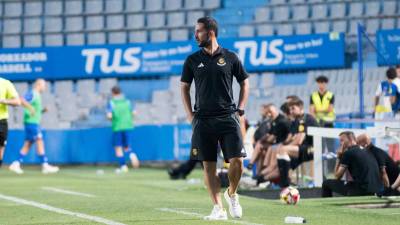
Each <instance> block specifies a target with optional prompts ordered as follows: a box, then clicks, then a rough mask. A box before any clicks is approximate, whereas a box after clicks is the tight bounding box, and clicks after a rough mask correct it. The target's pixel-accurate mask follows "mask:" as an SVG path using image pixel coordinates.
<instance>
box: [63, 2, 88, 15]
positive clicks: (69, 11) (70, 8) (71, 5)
mask: <svg viewBox="0 0 400 225" xmlns="http://www.w3.org/2000/svg"><path fill="white" fill-rule="evenodd" d="M82 12H83V3H82V1H81V0H68V1H65V11H64V13H65V14H66V15H80V14H82Z"/></svg>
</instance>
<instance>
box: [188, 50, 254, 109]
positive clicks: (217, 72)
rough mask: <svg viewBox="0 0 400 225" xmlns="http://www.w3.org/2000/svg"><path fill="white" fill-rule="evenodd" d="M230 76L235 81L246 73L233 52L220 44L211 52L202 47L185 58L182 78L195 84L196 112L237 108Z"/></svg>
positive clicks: (238, 80)
mask: <svg viewBox="0 0 400 225" xmlns="http://www.w3.org/2000/svg"><path fill="white" fill-rule="evenodd" d="M233 77H235V78H236V80H237V82H238V83H241V82H242V81H244V80H245V79H247V77H248V75H247V73H246V71H245V69H244V68H243V65H242V63H241V62H240V60H239V58H238V57H237V56H236V54H235V53H234V52H231V51H229V50H228V49H225V48H222V47H219V48H218V49H217V51H216V52H215V53H214V54H213V55H212V56H211V55H209V54H208V53H207V52H206V51H205V50H203V49H201V50H199V51H197V52H195V53H193V54H192V55H190V56H188V57H187V58H186V61H185V64H184V65H183V72H182V77H181V81H182V82H185V83H189V84H191V83H192V81H193V79H194V83H195V87H196V103H195V106H194V111H195V114H196V116H200V117H213V116H221V115H225V114H229V113H232V112H235V111H236V104H235V101H234V98H233V91H232V82H233Z"/></svg>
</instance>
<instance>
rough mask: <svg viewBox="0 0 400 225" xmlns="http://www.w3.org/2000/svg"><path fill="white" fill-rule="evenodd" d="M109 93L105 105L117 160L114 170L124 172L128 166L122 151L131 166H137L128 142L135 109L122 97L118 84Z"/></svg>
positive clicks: (137, 161) (135, 157)
mask: <svg viewBox="0 0 400 225" xmlns="http://www.w3.org/2000/svg"><path fill="white" fill-rule="evenodd" d="M111 95H112V99H111V100H110V102H109V103H108V105H107V118H108V119H109V120H111V122H112V131H113V146H114V150H115V155H116V156H117V158H118V162H119V168H118V169H117V170H116V172H117V173H120V172H123V173H126V172H128V166H127V165H126V162H125V158H124V153H125V155H126V156H128V157H129V159H130V161H131V164H132V167H133V168H138V167H139V160H138V158H137V156H136V154H135V153H134V152H133V151H132V149H131V146H130V143H129V139H130V134H131V131H132V129H133V117H134V115H135V111H134V110H133V107H132V104H131V101H129V99H126V98H125V97H124V95H123V94H122V92H121V89H120V88H119V87H118V86H115V87H113V88H112V89H111ZM122 149H123V150H122Z"/></svg>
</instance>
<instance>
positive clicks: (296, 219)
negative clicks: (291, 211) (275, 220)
mask: <svg viewBox="0 0 400 225" xmlns="http://www.w3.org/2000/svg"><path fill="white" fill-rule="evenodd" d="M285 223H306V219H304V218H303V217H297V216H287V217H285Z"/></svg>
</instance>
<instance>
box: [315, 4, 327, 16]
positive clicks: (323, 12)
mask: <svg viewBox="0 0 400 225" xmlns="http://www.w3.org/2000/svg"><path fill="white" fill-rule="evenodd" d="M311 11H312V12H311V18H313V19H325V18H326V17H327V16H328V7H327V5H326V4H315V5H312V10H311Z"/></svg>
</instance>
